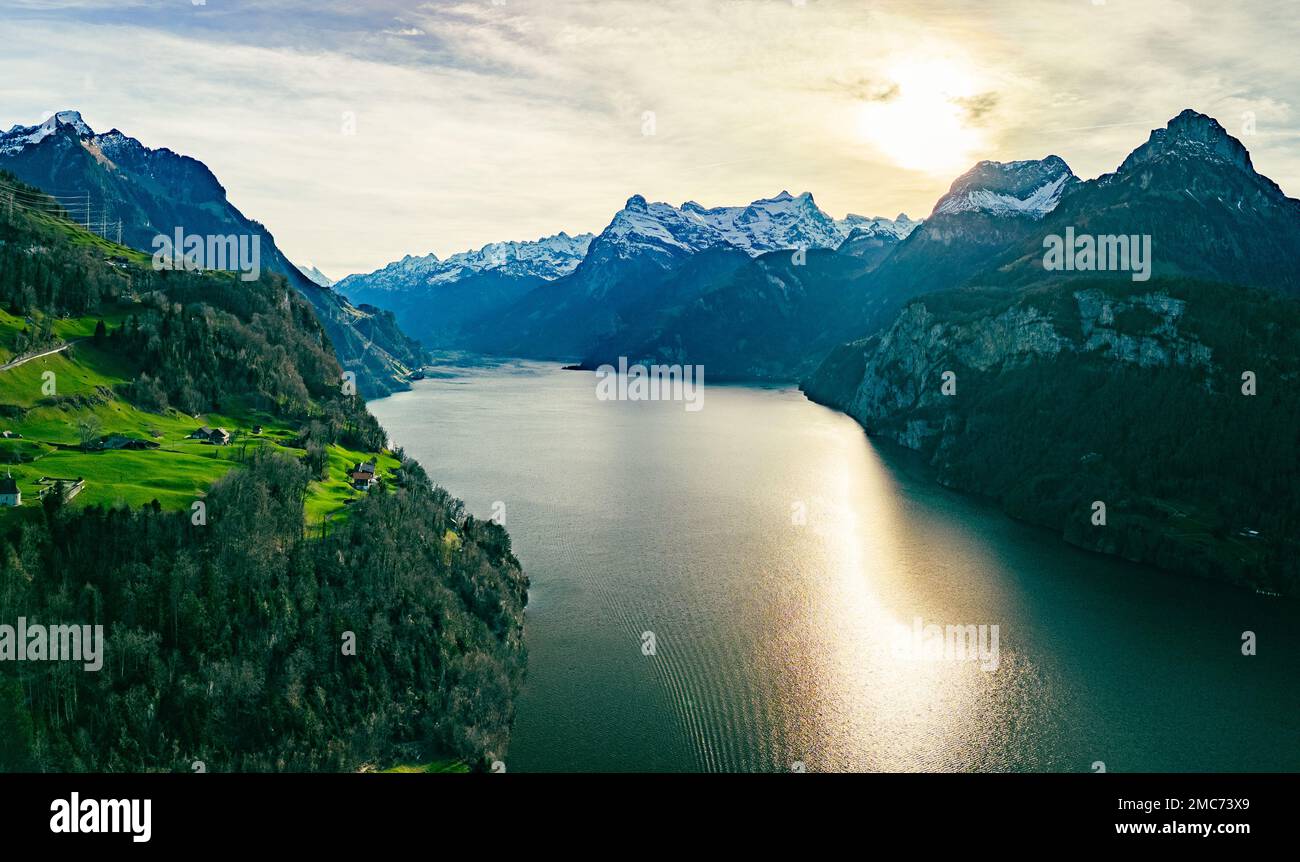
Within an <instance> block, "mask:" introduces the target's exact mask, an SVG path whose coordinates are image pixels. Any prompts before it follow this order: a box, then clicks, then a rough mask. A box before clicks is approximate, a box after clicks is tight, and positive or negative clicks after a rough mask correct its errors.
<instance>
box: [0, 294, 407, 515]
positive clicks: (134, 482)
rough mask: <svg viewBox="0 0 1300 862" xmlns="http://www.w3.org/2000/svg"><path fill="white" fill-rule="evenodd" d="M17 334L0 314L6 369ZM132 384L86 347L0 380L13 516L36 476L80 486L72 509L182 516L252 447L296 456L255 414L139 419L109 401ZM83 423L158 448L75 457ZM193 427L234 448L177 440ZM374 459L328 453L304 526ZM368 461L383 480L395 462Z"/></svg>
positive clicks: (115, 362)
mask: <svg viewBox="0 0 1300 862" xmlns="http://www.w3.org/2000/svg"><path fill="white" fill-rule="evenodd" d="M129 314H130V311H129V309H128V308H123V309H120V310H117V311H116V312H115V313H113V314H109V315H107V316H106V317H104V318H99V317H85V318H77V319H64V320H59V321H57V322H56V323H55V331H56V332H57V333H58V334H59V336H60V337H62V338H63V339H65V340H71V339H75V338H87V339H89V337H90V336H92V335H93V334H94V331H95V324H96V322H97V321H98V320H100V319H104V320H105V321H106V322H108V323H110V324H115V323H117V322H119V321H121V320H123V319H125V318H126V317H128V316H129ZM26 326H27V324H26V322H25V321H24V320H23V319H22V318H21V317H14V316H13V315H11V314H8V313H6V312H3V311H0V357H3V358H0V362H3V361H5V360H7V359H8V357H9V355H10V352H11V351H10V350H9V345H12V343H13V340H14V338H15V336H16V335H17V334H18V333H19V332H20V331H22V329H23V328H24V327H26ZM46 372H53V374H54V377H53V383H54V387H55V388H54V395H53V396H50V395H47V394H46V392H45V390H44V389H43V388H42V386H43V384H44V383H45V382H46V381H48V380H50V378H47V377H45V376H44V375H45V373H46ZM133 377H134V370H133V369H132V368H131V367H130V363H129V362H127V361H126V360H124V359H123V358H122V357H120V356H118V355H116V354H114V353H113V352H112V351H111V350H107V349H100V348H97V347H95V346H94V345H93V344H92V343H91V342H90V341H89V340H87V341H84V342H80V343H78V344H76V345H74V346H73V347H72V348H71V349H70V350H69V351H68V352H65V353H59V354H54V355H51V356H43V357H41V358H39V359H33V360H31V361H29V362H27V363H25V364H23V365H20V366H19V367H17V368H13V369H10V370H9V371H0V405H6V406H13V407H17V408H22V409H23V415H22V417H21V418H12V417H4V416H0V431H6V430H7V431H12V432H17V433H19V434H22V435H23V437H22V439H9V440H0V464H3V469H7V470H11V471H12V473H13V476H14V478H15V479H17V480H18V487H19V488H20V489H21V491H22V493H23V509H25V510H28V511H35V509H36V508H37V507H38V506H39V497H38V490H39V486H38V485H37V484H36V482H37V480H38V479H40V478H41V477H43V476H53V477H58V478H78V477H80V478H84V479H86V487H85V489H84V490H83V491H82V492H81V493H80V494H79V495H77V497H76V498H74V500H73V501H72V503H73V505H87V504H90V505H93V504H96V503H102V504H113V503H116V502H119V501H120V502H123V503H126V504H127V505H131V506H139V505H145V504H148V503H149V502H150V501H152V500H155V499H156V500H158V502H159V504H161V505H162V506H163V507H164V508H169V509H188V508H189V507H190V504H191V503H193V502H194V501H195V500H197V499H200V498H201V497H202V496H203V495H204V493H205V492H206V490H207V488H208V487H210V486H211V484H212V483H213V482H214V481H216V480H217V479H218V478H220V477H221V476H222V475H224V474H225V473H226V471H228V470H229V469H231V468H232V467H233V466H235V464H237V463H238V462H239V459H240V456H241V454H246V452H247V451H248V450H251V448H252V447H255V446H270V447H273V448H275V449H277V450H281V451H284V452H287V453H289V454H293V455H302V454H303V452H302V450H301V449H296V448H294V447H293V446H292V445H291V442H292V439H293V437H294V434H295V432H296V430H297V429H295V428H291V427H289V426H287V425H285V424H283V423H280V422H278V421H277V420H276V419H275V418H274V417H272V416H270V415H268V414H265V413H259V412H255V411H249V410H241V409H238V408H235V409H232V410H231V411H230V412H228V413H223V414H220V415H218V414H213V413H210V414H207V415H204V416H201V417H198V418H194V417H190V416H186V415H185V414H183V413H181V412H179V411H176V410H170V411H168V412H167V413H165V414H157V413H146V412H144V411H142V410H139V409H137V408H135V407H133V406H131V405H130V404H129V403H127V402H126V401H124V400H122V399H120V398H118V397H117V396H116V395H115V394H114V389H115V388H116V387H118V386H121V385H123V384H125V383H126V382H128V381H129V380H130V379H132V378H133ZM91 414H93V415H94V416H96V417H98V419H99V421H100V422H101V424H102V426H103V433H104V434H124V435H127V436H131V437H139V438H142V439H146V440H153V441H154V442H157V443H158V444H159V448H158V449H153V450H117V451H107V452H83V451H80V450H79V449H77V448H75V447H76V446H77V444H78V443H79V437H78V433H77V422H78V420H80V419H81V418H83V417H85V416H87V415H91ZM258 424H260V425H262V426H263V432H262V434H261V435H260V436H254V435H253V434H252V432H251V429H252V427H253V426H254V425H258ZM199 425H210V426H213V427H224V428H226V429H227V430H229V431H231V433H232V434H233V435H235V437H234V440H233V441H232V444H231V445H229V446H212V445H209V444H207V443H201V442H199V441H195V440H188V439H186V436H187V435H188V434H189V433H190V432H192V431H193V430H194V429H195V428H197V427H198V426H199ZM61 447H73V448H61ZM374 454H375V453H364V452H354V451H349V450H347V449H344V448H343V447H341V446H337V445H335V446H331V447H330V478H329V479H328V480H326V481H324V482H313V483H312V484H311V490H310V495H309V497H308V500H307V520H308V522H309V523H317V522H319V521H320V520H321V519H322V518H325V517H330V516H334V515H337V514H339V513H341V512H342V511H343V510H344V506H345V503H344V500H346V499H348V498H349V497H353V496H356V494H357V492H355V491H353V490H352V488H351V487H350V486H349V485H348V483H347V480H346V471H347V469H348V468H349V467H351V466H352V465H353V464H354V463H356V462H357V461H361V460H364V459H365V458H367V457H372V456H373V455H374ZM378 460H379V475H380V476H390V475H391V474H392V471H393V470H394V469H395V468H396V467H397V466H398V462H397V459H396V458H394V457H392V456H391V455H390V454H388V453H381V454H380V455H379V459H378ZM15 516H16V513H14V512H13V510H11V509H4V510H0V518H8V517H15Z"/></svg>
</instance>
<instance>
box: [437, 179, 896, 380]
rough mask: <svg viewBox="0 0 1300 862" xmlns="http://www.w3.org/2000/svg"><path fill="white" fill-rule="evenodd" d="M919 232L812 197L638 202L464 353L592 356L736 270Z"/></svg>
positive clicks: (470, 341)
mask: <svg viewBox="0 0 1300 862" xmlns="http://www.w3.org/2000/svg"><path fill="white" fill-rule="evenodd" d="M912 227H914V225H913V223H911V222H910V220H908V219H907V218H906V216H901V217H900V219H899V220H898V222H897V223H895V222H892V221H890V220H888V219H879V218H877V219H866V218H863V217H861V216H850V217H849V218H848V219H846V220H843V221H836V220H835V219H833V218H831V217H830V216H828V215H827V214H826V213H825V212H823V211H822V210H821V209H820V208H819V207H818V206H817V204H816V202H815V201H814V200H813V197H812V195H810V194H808V193H806V192H805V193H803V194H800V195H797V196H796V195H791V194H790V193H789V192H785V191H783V192H781V193H780V194H778V195H776V196H775V197H771V198H763V199H760V200H757V201H754V202H752V203H750V204H747V205H744V206H733V207H713V208H705V207H703V206H701V205H699V204H697V203H695V202H693V201H687V202H686V203H684V204H683V205H682V206H680V207H676V206H673V205H671V204H667V203H662V202H655V203H651V202H648V201H646V199H645V198H644V197H642V196H641V195H633V196H632V197H631V198H629V199H628V200H627V203H626V204H625V205H624V207H623V208H622V209H621V210H619V211H618V212H617V213H615V215H614V217H613V218H612V219H611V220H610V223H609V225H608V226H607V227H606V228H605V229H604V230H603V231H601V233H600V234H598V235H597V236H596V237H595V238H594V239H593V240H592V241H591V244H590V247H589V248H588V250H587V254H586V256H585V257H584V258H583V259H582V262H581V263H580V264H579V265H578V266H577V267H576V268H575V269H574V271H573V272H572V273H571V274H569V275H567V276H565V277H563V278H560V279H557V280H555V281H553V282H550V283H547V284H543V285H539V286H538V287H536V288H535V289H533V290H532V291H530V292H528V293H527V294H525V295H524V296H522V297H520V298H519V300H518V301H517V302H515V303H514V304H512V305H509V306H507V307H504V308H502V309H501V310H500V311H499V313H498V314H495V315H493V316H491V317H490V318H486V317H485V318H483V319H482V320H481V321H480V322H479V324H478V325H477V326H475V327H472V328H471V329H469V330H468V331H467V334H466V337H465V339H464V342H463V344H464V346H467V347H470V348H471V349H477V350H480V351H482V352H489V353H505V354H517V355H526V356H540V357H584V356H591V355H593V351H599V350H602V349H604V348H605V347H609V346H610V345H612V344H613V343H615V341H618V342H620V343H636V342H639V341H640V340H641V339H642V338H643V337H649V336H650V335H651V333H650V331H649V330H650V329H654V328H655V327H656V324H655V323H654V321H655V320H657V319H658V318H660V317H662V316H666V315H673V314H676V313H679V312H681V311H682V310H684V309H689V308H691V307H693V304H694V303H696V302H697V301H698V300H700V299H701V297H703V296H704V295H705V294H708V293H711V292H712V291H714V290H716V289H718V288H719V287H720V286H723V284H724V281H723V280H722V279H723V277H724V276H728V277H729V276H730V275H732V274H734V273H735V271H736V270H737V269H738V268H739V269H743V270H744V271H746V272H748V273H750V274H751V277H752V275H753V274H754V273H757V272H759V271H760V269H761V265H760V269H755V268H753V267H750V266H747V264H748V263H749V262H752V261H756V260H758V259H759V258H764V259H766V258H772V259H773V260H775V259H777V258H779V257H782V256H784V257H785V258H787V259H790V260H792V261H793V260H794V256H793V255H792V253H793V252H795V251H799V252H800V257H803V256H806V255H810V254H812V252H815V251H818V250H827V251H833V250H834V249H837V248H839V247H840V246H842V245H843V244H844V242H845V240H846V239H847V238H848V237H849V235H850V234H851V233H852V232H853V230H854V229H855V228H861V229H862V230H863V231H864V232H865V231H874V232H876V233H878V234H879V235H880V236H881V237H884V236H888V235H892V236H894V237H897V236H905V235H907V233H908V232H909V231H910V230H911V229H912ZM889 241H890V242H893V241H896V240H893V239H891V240H889ZM855 247H856V246H855ZM701 255H703V256H704V258H703V260H701V261H696V260H695V258H697V257H699V256H701ZM846 256H847V255H846ZM688 262H690V265H689V266H688ZM853 266H857V267H858V268H859V269H864V268H865V266H864V265H863V264H861V263H855V264H853ZM602 345H603V346H604V347H601V346H602Z"/></svg>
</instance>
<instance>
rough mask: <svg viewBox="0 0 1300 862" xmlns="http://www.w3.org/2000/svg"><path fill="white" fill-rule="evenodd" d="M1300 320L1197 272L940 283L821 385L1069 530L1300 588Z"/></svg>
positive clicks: (976, 487)
mask: <svg viewBox="0 0 1300 862" xmlns="http://www.w3.org/2000/svg"><path fill="white" fill-rule="evenodd" d="M1296 316H1297V312H1296V309H1295V308H1294V304H1292V303H1286V302H1285V301H1284V300H1280V299H1277V298H1273V297H1267V296H1265V295H1263V294H1257V293H1256V292H1254V291H1243V290H1240V289H1231V288H1224V287H1221V286H1212V285H1202V284H1195V283H1187V282H1154V281H1153V282H1149V283H1146V284H1141V285H1139V284H1133V283H1127V284H1125V283H1119V282H1092V283H1082V282H1072V283H1070V284H1069V285H1068V286H1067V285H1065V284H1057V285H1053V286H1049V287H1045V288H1041V289H1038V290H1034V291H1030V292H1027V293H1016V294H1014V295H1013V294H1011V293H1001V294H999V293H997V292H995V291H962V292H954V293H950V294H932V295H930V296H927V297H926V298H925V299H924V300H920V301H916V302H913V303H912V304H911V305H909V306H908V307H906V308H905V309H904V310H903V311H902V312H901V313H900V314H899V315H898V317H897V318H895V320H894V321H893V323H892V324H891V325H890V326H889V327H887V328H886V329H885V330H883V331H882V332H881V333H879V334H878V335H876V336H873V337H872V338H870V339H866V340H864V341H860V342H855V343H853V344H849V345H843V346H841V347H840V348H838V349H836V350H835V351H833V352H832V353H831V354H830V356H828V357H827V359H826V360H825V361H824V362H823V364H822V366H821V367H820V368H819V369H818V371H817V373H816V374H815V375H813V377H812V378H811V379H810V380H809V381H807V383H805V384H804V390H805V392H806V393H807V394H808V396H809V397H810V398H811V399H813V400H815V401H819V402H821V403H825V404H828V405H830V406H833V407H836V408H838V409H841V410H844V411H845V412H847V413H848V414H849V415H851V416H853V417H854V418H855V419H856V420H857V421H858V422H859V423H861V424H862V425H863V427H864V428H865V429H866V430H867V432H868V434H870V435H872V436H876V437H880V438H884V439H887V440H890V441H892V442H894V443H897V444H899V445H902V446H905V447H907V448H909V449H914V450H917V451H920V452H922V453H925V454H926V455H927V456H928V457H929V460H930V463H931V465H932V466H933V467H934V469H935V470H936V473H937V479H938V480H939V481H940V482H942V483H943V484H945V485H948V486H950V487H954V488H958V489H961V490H965V491H971V492H975V493H978V494H981V495H984V496H988V497H991V498H993V499H996V500H998V501H999V502H1000V503H1001V504H1002V505H1003V506H1004V508H1006V509H1007V510H1008V511H1009V512H1010V513H1011V514H1013V515H1015V516H1017V517H1021V518H1024V519H1026V520H1030V521H1033V522H1035V523H1039V524H1042V525H1045V526H1049V527H1052V528H1054V529H1059V530H1061V532H1062V534H1063V536H1064V537H1065V538H1066V539H1067V540H1068V541H1071V542H1074V543H1076V544H1079V545H1081V546H1083V547H1087V548H1091V549H1094V550H1099V551H1104V552H1108V553H1116V554H1120V555H1122V556H1125V557H1128V558H1130V559H1133V560H1138V561H1143V562H1148V563H1152V564H1155V565H1158V566H1161V567H1164V568H1168V569H1173V570H1175V571H1186V572H1190V573H1195V574H1200V575H1206V576H1212V577H1219V578H1225V579H1227V580H1231V581H1235V582H1238V583H1241V584H1244V585H1251V586H1255V587H1259V588H1264V589H1269V590H1277V591H1286V592H1291V593H1295V592H1297V589H1296V587H1297V580H1298V578H1297V572H1296V566H1295V563H1294V562H1292V561H1290V560H1288V559H1287V558H1286V556H1287V554H1290V557H1291V559H1294V550H1295V549H1296V540H1297V533H1298V532H1300V526H1298V525H1300V521H1298V520H1297V511H1296V510H1297V508H1300V506H1297V503H1296V501H1295V500H1294V497H1295V495H1294V493H1293V491H1292V490H1289V489H1290V488H1292V487H1293V486H1292V485H1290V484H1289V482H1290V481H1291V479H1289V478H1287V477H1288V476H1294V473H1295V471H1296V458H1295V455H1294V448H1295V443H1296V434H1297V429H1298V428H1300V413H1298V412H1297V408H1296V407H1295V405H1294V402H1295V400H1296V399H1293V398H1288V397H1286V395H1285V390H1286V389H1287V388H1289V387H1290V386H1291V385H1294V383H1295V382H1296V377H1297V373H1296V372H1295V371H1294V370H1293V369H1291V368H1290V367H1289V366H1288V365H1287V363H1286V362H1285V361H1284V358H1285V357H1287V356H1293V355H1295V354H1294V350H1295V348H1296V343H1295V342H1296V340H1297V339H1296V336H1295V334H1294V333H1295V331H1296V329H1295V321H1294V320H1293V318H1295V317H1296ZM1247 371H1249V372H1251V373H1252V374H1253V376H1254V377H1253V379H1254V380H1255V381H1256V384H1255V385H1256V389H1255V390H1254V391H1255V394H1253V395H1252V394H1246V392H1245V387H1246V385H1247V384H1246V383H1245V381H1244V380H1243V374H1244V373H1245V372H1247ZM1265 379H1267V380H1268V385H1267V386H1266V387H1263V388H1264V389H1268V390H1269V391H1267V392H1265V391H1262V389H1261V388H1260V386H1259V383H1258V381H1260V380H1265ZM1264 453H1269V454H1267V455H1265V454H1264ZM1261 459H1275V460H1273V466H1272V467H1269V466H1266V464H1265V463H1264V462H1263V461H1262V460H1261ZM1283 480H1285V481H1283ZM1270 495H1272V498H1271V499H1272V502H1269V503H1264V502H1263V501H1264V500H1265V499H1269V497H1270ZM1279 499H1281V501H1282V502H1280V503H1279V502H1278V500H1279ZM1097 501H1100V502H1103V503H1104V504H1105V505H1106V509H1107V519H1106V524H1105V525H1099V524H1094V523H1093V521H1094V518H1093V512H1094V503H1095V502H1097ZM1263 524H1267V526H1266V527H1261V525H1263ZM1288 549H1289V550H1288Z"/></svg>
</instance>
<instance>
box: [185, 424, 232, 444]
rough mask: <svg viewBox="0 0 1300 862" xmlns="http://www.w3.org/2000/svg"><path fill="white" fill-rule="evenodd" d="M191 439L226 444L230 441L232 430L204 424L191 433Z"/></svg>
mask: <svg viewBox="0 0 1300 862" xmlns="http://www.w3.org/2000/svg"><path fill="white" fill-rule="evenodd" d="M190 439H191V440H206V441H208V442H209V443H211V444H212V445H214V446H225V445H226V444H227V443H229V442H230V432H229V431H227V430H226V429H225V428H209V427H208V426H206V425H204V426H202V427H201V428H197V429H195V430H194V431H193V432H192V433H191V434H190Z"/></svg>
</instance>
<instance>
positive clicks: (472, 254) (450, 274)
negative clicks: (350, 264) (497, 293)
mask: <svg viewBox="0 0 1300 862" xmlns="http://www.w3.org/2000/svg"><path fill="white" fill-rule="evenodd" d="M591 240H592V234H589V233H584V234H578V235H577V236H569V235H568V234H567V233H564V232H563V231H561V232H560V233H558V234H555V235H554V236H548V237H542V238H541V239H539V240H536V241H534V242H493V243H488V244H487V245H485V246H483V247H482V248H478V249H471V250H470V251H462V252H459V253H457V254H453V255H451V256H450V257H448V258H446V259H445V260H439V259H438V256H437V255H436V254H427V255H424V256H423V257H416V256H414V255H409V254H408V255H406V256H405V257H403V258H402V259H401V260H398V261H394V262H392V263H390V264H388V265H387V266H385V267H382V268H381V269H377V270H375V271H374V272H372V273H369V274H365V275H350V276H348V277H347V278H345V279H343V280H342V281H340V282H339V283H338V285H337V287H338V288H339V289H340V290H346V289H347V288H348V287H349V286H354V285H355V281H363V280H364V281H365V282H367V284H366V286H367V287H372V288H378V289H381V290H382V289H388V290H392V289H402V288H407V287H410V286H411V285H412V284H429V285H433V284H444V283H448V282H454V281H457V280H459V279H462V278H465V277H466V276H469V275H473V274H475V273H483V272H496V273H500V274H502V275H506V276H512V277H533V278H541V279H545V280H547V281H553V280H555V279H557V278H560V277H561V276H564V275H568V274H569V273H570V272H573V270H574V269H576V268H577V266H578V264H579V263H581V262H582V259H583V258H584V257H585V256H586V254H587V248H588V246H589V245H590V244H591ZM350 282H351V283H352V284H349V283H350Z"/></svg>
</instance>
